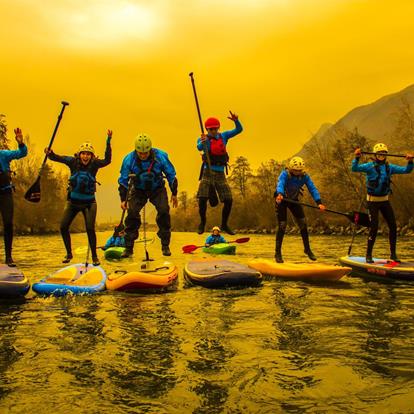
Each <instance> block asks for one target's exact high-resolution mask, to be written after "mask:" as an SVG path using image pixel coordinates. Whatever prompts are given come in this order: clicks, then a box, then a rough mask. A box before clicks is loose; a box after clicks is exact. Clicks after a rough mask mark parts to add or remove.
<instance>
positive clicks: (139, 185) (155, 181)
mask: <svg viewBox="0 0 414 414" xmlns="http://www.w3.org/2000/svg"><path fill="white" fill-rule="evenodd" d="M149 159H150V160H151V163H150V166H149V167H148V168H143V167H142V160H140V159H139V157H138V155H137V154H135V162H136V165H137V167H138V170H139V172H138V174H136V175H135V180H134V184H135V188H136V189H140V190H144V191H153V190H155V189H156V188H158V187H159V186H160V183H161V184H162V183H163V179H162V175H161V176H160V175H158V174H155V173H154V172H153V171H152V170H153V167H154V164H155V162H156V158H155V154H154V152H153V151H151V155H150V157H149Z"/></svg>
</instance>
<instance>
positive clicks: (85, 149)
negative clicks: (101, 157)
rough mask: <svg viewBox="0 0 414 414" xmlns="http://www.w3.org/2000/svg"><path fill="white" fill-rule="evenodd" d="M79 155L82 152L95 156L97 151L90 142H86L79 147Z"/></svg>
mask: <svg viewBox="0 0 414 414" xmlns="http://www.w3.org/2000/svg"><path fill="white" fill-rule="evenodd" d="M78 152H79V154H80V153H81V152H90V153H91V154H92V155H95V149H94V148H93V146H92V144H91V143H90V142H84V143H83V144H81V146H80V147H79V151H78Z"/></svg>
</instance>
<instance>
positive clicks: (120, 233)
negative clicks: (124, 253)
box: [103, 224, 125, 250]
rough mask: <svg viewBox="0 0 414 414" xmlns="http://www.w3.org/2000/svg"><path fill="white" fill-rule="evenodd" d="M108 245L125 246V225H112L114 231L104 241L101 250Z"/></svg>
mask: <svg viewBox="0 0 414 414" xmlns="http://www.w3.org/2000/svg"><path fill="white" fill-rule="evenodd" d="M110 247H125V226H124V225H123V224H118V225H117V226H115V227H114V233H113V234H112V236H111V237H110V238H109V239H108V240H107V241H106V243H105V246H104V247H103V250H106V249H109V248H110Z"/></svg>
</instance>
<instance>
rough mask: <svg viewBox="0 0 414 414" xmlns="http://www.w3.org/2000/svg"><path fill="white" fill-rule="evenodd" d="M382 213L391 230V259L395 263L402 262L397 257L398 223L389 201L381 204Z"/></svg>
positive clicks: (389, 236)
mask: <svg viewBox="0 0 414 414" xmlns="http://www.w3.org/2000/svg"><path fill="white" fill-rule="evenodd" d="M380 211H381V214H382V216H383V217H384V220H385V221H386V223H387V224H388V229H389V235H388V238H389V242H390V259H391V260H394V262H400V259H399V258H398V256H397V222H396V220H395V214H394V210H393V208H392V205H391V203H390V202H389V201H385V202H383V203H381V206H380Z"/></svg>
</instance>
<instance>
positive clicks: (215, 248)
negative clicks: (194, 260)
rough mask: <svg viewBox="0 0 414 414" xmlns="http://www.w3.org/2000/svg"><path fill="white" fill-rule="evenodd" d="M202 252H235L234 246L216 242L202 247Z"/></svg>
mask: <svg viewBox="0 0 414 414" xmlns="http://www.w3.org/2000/svg"><path fill="white" fill-rule="evenodd" d="M203 252H204V253H209V254H236V246H235V245H234V244H228V243H217V244H212V245H211V246H209V247H204V248H203Z"/></svg>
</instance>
